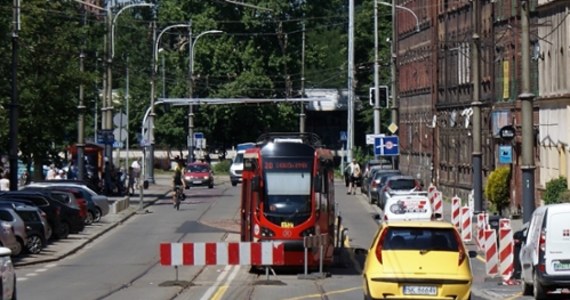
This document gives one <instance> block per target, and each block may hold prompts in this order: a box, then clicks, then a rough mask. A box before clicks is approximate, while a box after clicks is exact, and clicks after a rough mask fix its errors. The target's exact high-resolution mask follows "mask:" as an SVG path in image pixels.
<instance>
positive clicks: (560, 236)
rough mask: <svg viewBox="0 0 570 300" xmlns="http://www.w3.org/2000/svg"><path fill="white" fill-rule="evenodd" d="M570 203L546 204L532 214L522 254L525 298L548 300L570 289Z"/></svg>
mask: <svg viewBox="0 0 570 300" xmlns="http://www.w3.org/2000/svg"><path fill="white" fill-rule="evenodd" d="M569 219H570V203H563V204H550V205H543V206H540V207H538V208H536V210H535V211H534V212H533V213H532V218H531V220H530V223H529V224H530V226H529V228H528V233H527V235H526V239H525V243H524V245H523V246H522V248H521V251H520V263H521V267H522V268H521V281H522V285H523V294H524V295H531V294H532V295H533V296H534V298H535V299H548V298H549V295H548V292H550V291H553V290H556V289H560V288H570V223H568V220H569Z"/></svg>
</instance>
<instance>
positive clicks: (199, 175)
mask: <svg viewBox="0 0 570 300" xmlns="http://www.w3.org/2000/svg"><path fill="white" fill-rule="evenodd" d="M183 179H184V182H186V187H190V186H207V187H208V188H210V189H211V188H213V187H214V173H213V172H212V169H211V168H210V165H209V164H207V163H199V162H196V163H190V164H188V165H186V168H185V169H184V178H183Z"/></svg>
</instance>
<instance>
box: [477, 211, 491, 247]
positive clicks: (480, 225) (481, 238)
mask: <svg viewBox="0 0 570 300" xmlns="http://www.w3.org/2000/svg"><path fill="white" fill-rule="evenodd" d="M487 225H489V215H488V214H487V213H486V212H481V213H480V214H478V215H477V223H476V225H475V228H476V229H475V231H476V236H475V243H476V244H477V248H478V249H479V250H480V251H485V234H484V232H485V228H486V227H487Z"/></svg>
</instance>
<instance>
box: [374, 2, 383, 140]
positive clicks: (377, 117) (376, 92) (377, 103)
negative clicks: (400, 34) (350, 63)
mask: <svg viewBox="0 0 570 300" xmlns="http://www.w3.org/2000/svg"><path fill="white" fill-rule="evenodd" d="M379 68H380V67H379V65H378V1H377V0H374V134H380V131H381V130H380V128H381V124H380V91H379V88H380V79H379V78H378V72H379Z"/></svg>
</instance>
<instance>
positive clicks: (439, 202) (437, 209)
mask: <svg viewBox="0 0 570 300" xmlns="http://www.w3.org/2000/svg"><path fill="white" fill-rule="evenodd" d="M433 212H434V214H439V215H440V217H439V218H437V220H443V195H442V194H441V192H440V191H437V190H436V191H435V192H434V193H433Z"/></svg>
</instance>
